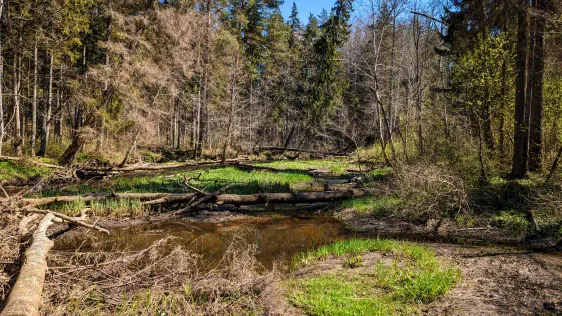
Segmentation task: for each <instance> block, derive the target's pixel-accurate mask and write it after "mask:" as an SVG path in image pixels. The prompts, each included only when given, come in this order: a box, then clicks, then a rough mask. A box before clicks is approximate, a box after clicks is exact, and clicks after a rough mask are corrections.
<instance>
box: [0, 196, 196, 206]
mask: <svg viewBox="0 0 562 316" xmlns="http://www.w3.org/2000/svg"><path fill="white" fill-rule="evenodd" d="M174 195H178V196H179V197H181V198H184V197H185V196H186V194H169V193H108V194H89V195H71V196H53V197H48V198H24V199H21V200H20V203H21V204H23V205H24V206H35V207H37V206H45V205H49V204H53V203H56V202H63V203H70V202H76V201H84V202H92V201H103V200H108V199H130V200H141V201H149V200H155V199H158V198H162V197H165V196H174ZM188 195H191V194H188ZM5 200H6V199H0V203H1V202H4V201H5Z"/></svg>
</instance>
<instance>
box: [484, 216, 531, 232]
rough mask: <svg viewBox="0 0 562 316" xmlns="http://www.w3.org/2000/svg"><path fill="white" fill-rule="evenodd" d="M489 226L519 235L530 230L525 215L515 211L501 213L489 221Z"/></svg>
mask: <svg viewBox="0 0 562 316" xmlns="http://www.w3.org/2000/svg"><path fill="white" fill-rule="evenodd" d="M490 225H492V226H495V227H498V228H502V229H505V230H507V231H508V232H510V233H512V234H515V235H520V234H523V233H525V232H526V231H527V230H529V229H530V227H531V225H530V223H529V221H528V220H527V219H526V218H525V215H524V214H522V213H519V212H516V211H503V212H501V213H500V214H499V215H496V216H493V217H492V218H491V219H490Z"/></svg>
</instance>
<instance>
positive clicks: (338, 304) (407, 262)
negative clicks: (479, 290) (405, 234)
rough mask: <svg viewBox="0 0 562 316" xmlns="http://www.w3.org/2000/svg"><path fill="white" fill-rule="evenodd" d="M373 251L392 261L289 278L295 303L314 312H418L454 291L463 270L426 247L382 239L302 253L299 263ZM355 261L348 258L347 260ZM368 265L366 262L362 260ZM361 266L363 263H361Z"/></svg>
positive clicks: (351, 241)
mask: <svg viewBox="0 0 562 316" xmlns="http://www.w3.org/2000/svg"><path fill="white" fill-rule="evenodd" d="M369 251H379V252H385V253H391V254H393V255H394V259H393V261H392V263H391V264H383V263H380V262H379V263H377V264H375V266H374V267H365V268H362V269H363V270H361V272H360V273H356V272H351V270H343V272H341V271H342V270H340V271H336V272H332V273H327V274H326V273H325V274H321V275H314V276H312V277H307V278H303V279H294V280H292V281H290V282H289V284H288V285H289V286H290V288H291V289H292V291H291V292H290V293H289V299H290V301H291V302H292V303H293V304H295V305H296V306H298V307H300V308H302V309H303V310H304V311H305V312H306V313H307V314H310V315H337V316H339V315H404V314H414V313H416V311H417V307H418V306H417V305H418V304H425V303H430V302H432V301H434V300H436V299H438V298H439V297H441V296H442V295H444V294H445V293H446V292H447V291H448V290H449V289H451V288H452V287H453V286H454V285H455V284H456V282H457V281H458V280H459V278H460V274H459V272H458V270H456V269H454V268H452V267H450V266H445V267H443V266H442V265H441V264H440V262H439V261H438V260H437V258H436V257H435V255H434V254H433V252H431V251H430V250H429V249H427V248H426V247H423V246H419V245H414V244H411V243H404V242H399V241H391V240H382V239H350V240H346V241H341V242H336V243H333V244H330V245H327V246H324V247H320V248H318V249H316V250H313V251H309V252H307V253H304V254H301V255H300V256H297V257H296V258H295V260H294V262H293V264H294V265H293V266H302V265H307V264H310V263H313V262H316V261H318V260H321V259H323V258H326V257H328V256H337V257H341V256H344V255H353V256H355V257H351V258H361V257H357V254H360V253H365V252H369ZM351 261H353V260H352V259H347V260H345V261H344V266H345V265H346V263H349V262H351ZM361 264H362V261H361ZM358 266H361V265H358Z"/></svg>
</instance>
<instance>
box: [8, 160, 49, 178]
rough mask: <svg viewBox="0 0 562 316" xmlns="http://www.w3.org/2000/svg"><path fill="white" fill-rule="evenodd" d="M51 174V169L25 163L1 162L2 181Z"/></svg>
mask: <svg viewBox="0 0 562 316" xmlns="http://www.w3.org/2000/svg"><path fill="white" fill-rule="evenodd" d="M50 173H51V170H50V169H49V168H44V167H38V166H33V165H29V164H26V163H25V161H0V181H1V180H9V179H13V178H24V179H25V178H30V177H34V176H38V175H39V176H44V175H48V174H50Z"/></svg>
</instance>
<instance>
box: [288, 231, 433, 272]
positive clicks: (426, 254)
mask: <svg viewBox="0 0 562 316" xmlns="http://www.w3.org/2000/svg"><path fill="white" fill-rule="evenodd" d="M373 251H379V252H388V253H392V254H396V255H403V256H406V257H408V258H411V259H414V260H417V261H423V260H430V259H431V258H432V257H434V255H433V254H432V253H431V252H430V251H429V250H428V249H427V248H426V247H423V246H418V245H415V244H412V243H407V242H400V241H394V240H387V239H378V238H377V239H347V240H342V241H338V242H334V243H331V244H328V245H325V246H322V247H320V248H318V249H314V250H310V251H307V252H303V253H300V254H298V255H296V256H295V257H294V258H293V260H292V266H293V268H298V267H301V266H304V265H308V264H311V263H314V262H317V261H319V260H322V259H325V258H327V257H329V256H335V257H341V256H343V255H348V254H351V255H357V254H361V253H365V252H373Z"/></svg>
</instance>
